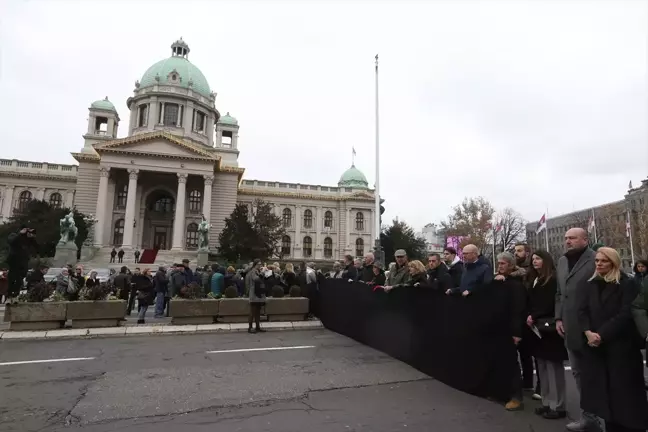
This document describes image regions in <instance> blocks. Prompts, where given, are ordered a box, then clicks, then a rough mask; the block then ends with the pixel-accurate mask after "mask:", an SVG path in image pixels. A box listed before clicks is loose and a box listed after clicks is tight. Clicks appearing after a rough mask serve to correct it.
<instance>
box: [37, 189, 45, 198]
mask: <svg viewBox="0 0 648 432" xmlns="http://www.w3.org/2000/svg"><path fill="white" fill-rule="evenodd" d="M35 199H36V200H37V201H43V200H44V199H45V188H38V189H36V197H35Z"/></svg>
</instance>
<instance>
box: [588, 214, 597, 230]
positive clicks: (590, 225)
mask: <svg viewBox="0 0 648 432" xmlns="http://www.w3.org/2000/svg"><path fill="white" fill-rule="evenodd" d="M587 232H588V233H590V234H592V233H594V232H596V220H594V216H590V218H589V221H588V222H587Z"/></svg>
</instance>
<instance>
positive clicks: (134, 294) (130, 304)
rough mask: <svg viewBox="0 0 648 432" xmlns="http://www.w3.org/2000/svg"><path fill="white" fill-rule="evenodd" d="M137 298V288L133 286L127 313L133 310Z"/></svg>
mask: <svg viewBox="0 0 648 432" xmlns="http://www.w3.org/2000/svg"><path fill="white" fill-rule="evenodd" d="M136 298H137V288H131V289H130V295H129V296H128V308H127V309H126V315H130V314H131V311H132V310H133V308H134V307H135V299H136Z"/></svg>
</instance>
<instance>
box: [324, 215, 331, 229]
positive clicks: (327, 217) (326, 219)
mask: <svg viewBox="0 0 648 432" xmlns="http://www.w3.org/2000/svg"><path fill="white" fill-rule="evenodd" d="M324 228H333V212H331V211H327V212H326V213H324Z"/></svg>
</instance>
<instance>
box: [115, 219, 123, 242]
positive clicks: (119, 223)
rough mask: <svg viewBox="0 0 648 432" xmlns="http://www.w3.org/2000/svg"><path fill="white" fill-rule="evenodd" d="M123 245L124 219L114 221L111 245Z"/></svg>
mask: <svg viewBox="0 0 648 432" xmlns="http://www.w3.org/2000/svg"><path fill="white" fill-rule="evenodd" d="M123 243H124V219H117V220H116V221H115V228H114V229H113V245H115V246H121V245H122V244H123Z"/></svg>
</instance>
